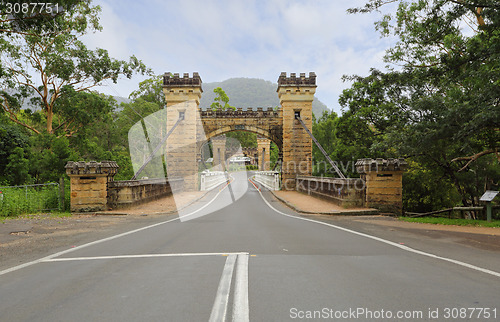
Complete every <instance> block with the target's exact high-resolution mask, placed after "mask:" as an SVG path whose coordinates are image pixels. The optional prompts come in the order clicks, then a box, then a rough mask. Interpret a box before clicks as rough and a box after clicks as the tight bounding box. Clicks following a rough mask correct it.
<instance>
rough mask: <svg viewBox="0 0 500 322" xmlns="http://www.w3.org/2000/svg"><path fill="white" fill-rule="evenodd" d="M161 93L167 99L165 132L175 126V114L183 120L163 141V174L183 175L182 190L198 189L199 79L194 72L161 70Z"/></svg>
mask: <svg viewBox="0 0 500 322" xmlns="http://www.w3.org/2000/svg"><path fill="white" fill-rule="evenodd" d="M163 92H164V94H165V100H166V101H167V106H166V109H167V131H170V129H171V128H172V127H173V126H174V125H175V123H176V122H177V120H178V119H179V117H181V118H183V120H182V121H181V122H180V123H179V124H178V126H177V128H176V129H175V130H174V131H173V132H172V134H171V135H170V137H169V138H168V140H167V144H166V155H165V156H166V161H167V173H168V177H169V178H173V177H182V178H184V189H185V190H187V191H190V190H197V189H198V163H197V157H198V155H197V152H198V151H197V148H196V147H197V139H198V138H197V136H201V135H202V134H203V133H201V134H200V133H198V131H199V130H200V129H201V130H203V126H202V125H201V120H200V116H199V113H198V107H199V105H200V98H201V93H203V90H202V89H201V78H200V75H199V74H198V73H196V72H195V73H193V77H189V74H188V73H184V75H183V77H182V78H181V77H179V74H171V73H165V75H164V76H163Z"/></svg>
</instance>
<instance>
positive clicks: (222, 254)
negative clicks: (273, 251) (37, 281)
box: [42, 252, 248, 263]
mask: <svg viewBox="0 0 500 322" xmlns="http://www.w3.org/2000/svg"><path fill="white" fill-rule="evenodd" d="M231 255H246V256H247V257H248V253H231V252H227V253H181V254H140V255H116V256H91V257H61V258H51V259H46V260H44V261H42V262H43V263H52V262H71V261H88V260H102V259H129V258H131V259H134V258H161V257H195V256H231Z"/></svg>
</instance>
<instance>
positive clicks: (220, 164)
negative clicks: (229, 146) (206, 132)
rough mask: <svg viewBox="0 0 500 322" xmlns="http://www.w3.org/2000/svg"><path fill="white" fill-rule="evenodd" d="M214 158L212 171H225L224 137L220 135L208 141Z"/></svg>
mask: <svg viewBox="0 0 500 322" xmlns="http://www.w3.org/2000/svg"><path fill="white" fill-rule="evenodd" d="M210 141H211V142H212V153H213V158H214V170H217V171H224V170H226V166H227V164H226V136H225V135H220V136H216V137H213V138H211V139H210Z"/></svg>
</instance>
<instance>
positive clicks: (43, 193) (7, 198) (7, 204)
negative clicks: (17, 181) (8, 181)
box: [0, 185, 59, 217]
mask: <svg viewBox="0 0 500 322" xmlns="http://www.w3.org/2000/svg"><path fill="white" fill-rule="evenodd" d="M1 190H2V196H3V197H2V198H1V199H0V216H2V217H11V216H19V215H22V214H32V213H40V212H45V211H47V210H52V211H55V210H58V209H59V187H58V186H56V185H53V186H52V185H51V186H38V187H36V188H35V187H28V189H25V188H2V189H1Z"/></svg>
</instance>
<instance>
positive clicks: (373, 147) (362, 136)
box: [312, 112, 388, 177]
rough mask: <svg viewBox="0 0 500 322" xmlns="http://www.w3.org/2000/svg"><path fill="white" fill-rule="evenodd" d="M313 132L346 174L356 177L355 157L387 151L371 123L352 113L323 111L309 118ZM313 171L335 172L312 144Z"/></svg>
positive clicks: (384, 153) (383, 154)
mask: <svg viewBox="0 0 500 322" xmlns="http://www.w3.org/2000/svg"><path fill="white" fill-rule="evenodd" d="M312 130H313V135H314V136H315V137H316V139H317V140H318V142H319V143H320V144H321V146H322V147H323V149H325V151H326V152H327V153H328V155H329V157H330V158H331V159H332V160H333V161H334V162H336V163H337V166H338V167H339V168H340V170H341V171H342V172H343V173H344V175H346V176H348V177H356V176H357V175H358V174H357V173H356V171H355V169H354V163H355V161H356V160H357V159H362V158H368V157H370V158H377V157H382V156H385V155H387V153H388V151H387V150H381V149H380V148H379V147H378V143H379V142H380V140H381V138H380V136H379V135H378V133H376V132H375V131H374V130H373V129H372V127H370V125H369V124H367V123H366V122H363V121H361V120H360V119H359V118H357V117H354V116H353V114H352V113H349V112H347V113H344V114H343V115H342V116H341V117H339V116H338V115H337V114H336V113H335V112H331V113H327V112H324V113H323V115H322V116H321V117H320V118H319V119H318V120H317V121H315V122H313V129H312ZM313 161H314V168H313V174H314V175H318V176H319V175H323V176H337V174H336V172H335V171H334V170H333V169H332V168H331V166H330V164H329V163H328V161H327V160H326V158H325V157H324V155H323V153H321V151H320V150H319V148H318V147H317V146H316V145H315V144H313Z"/></svg>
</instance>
